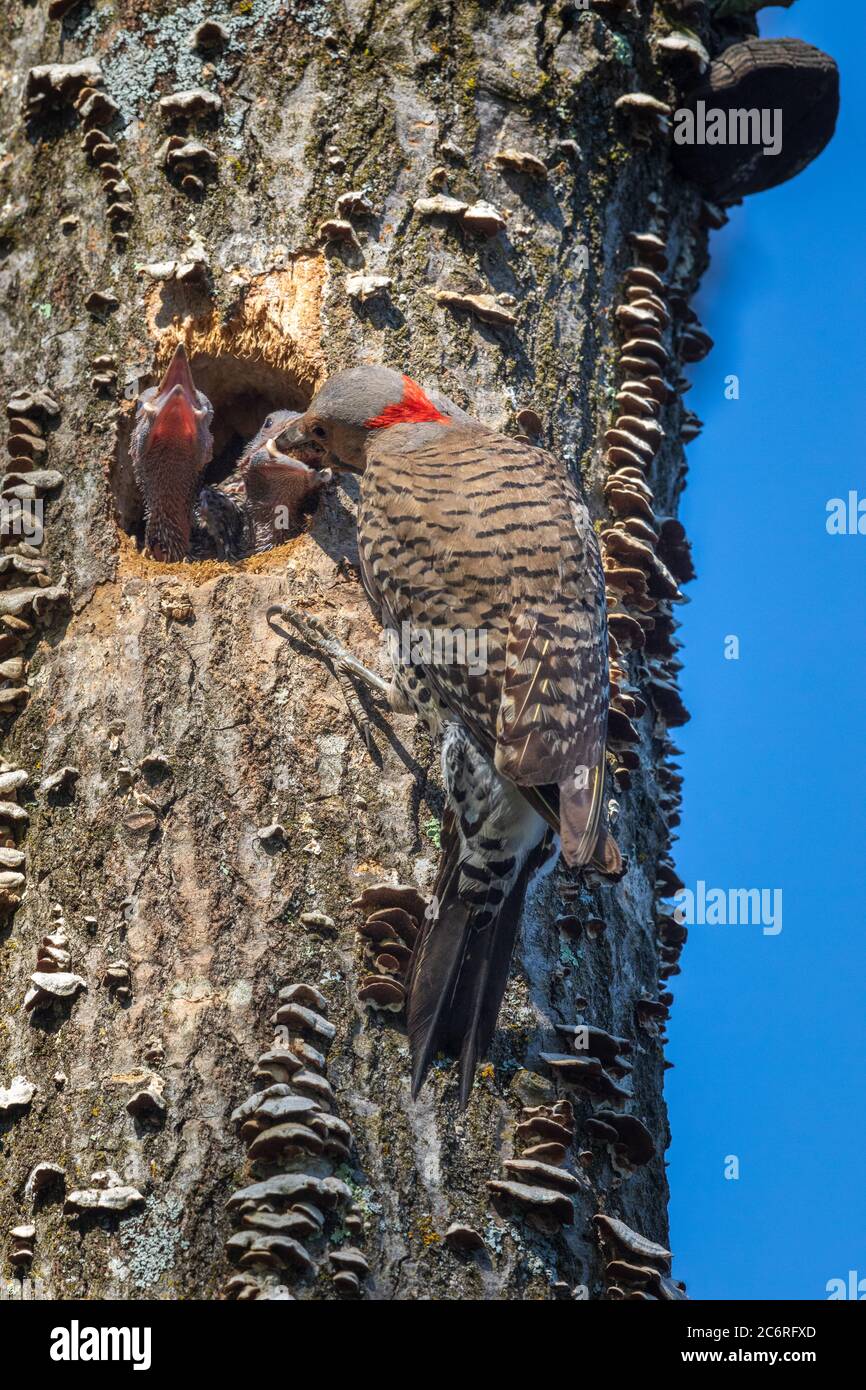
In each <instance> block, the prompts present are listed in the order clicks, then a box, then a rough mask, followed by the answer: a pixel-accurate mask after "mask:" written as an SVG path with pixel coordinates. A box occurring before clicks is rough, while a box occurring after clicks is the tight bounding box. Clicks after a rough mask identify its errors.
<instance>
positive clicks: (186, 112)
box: [159, 87, 223, 121]
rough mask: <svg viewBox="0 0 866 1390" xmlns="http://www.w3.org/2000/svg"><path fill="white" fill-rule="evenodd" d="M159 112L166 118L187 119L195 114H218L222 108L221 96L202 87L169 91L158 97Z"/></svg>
mask: <svg viewBox="0 0 866 1390" xmlns="http://www.w3.org/2000/svg"><path fill="white" fill-rule="evenodd" d="M159 109H160V113H161V114H162V115H163V116H165V117H166V118H167V119H168V120H172V121H174V120H188V119H190V118H191V117H195V116H218V115H219V113H220V112H221V111H222V109H223V104H222V98H221V97H220V96H218V95H217V93H216V92H209V91H207V90H206V88H204V87H191V88H190V89H189V90H188V91H184V92H170V93H169V95H168V96H164V97H160V100H159Z"/></svg>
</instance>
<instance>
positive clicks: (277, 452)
mask: <svg viewBox="0 0 866 1390" xmlns="http://www.w3.org/2000/svg"><path fill="white" fill-rule="evenodd" d="M283 434H285V430H284V431H283ZM283 434H280V435H278V436H277V438H278V439H280V440H282V438H283ZM265 454H266V455H267V458H266V459H262V462H263V463H274V464H279V465H280V467H282V468H293V469H294V470H295V471H296V472H298V473H314V472H317V469H316V468H315V467H310V465H309V464H307V463H305V462H304V460H303V459H301V458H294V457H293V456H292V455H291V454H284V453H283V452H282V450H281V449H280V448H279V447H278V445H277V441H276V439H269V440H268V442H267V443H266V444H265ZM254 461H255V460H254Z"/></svg>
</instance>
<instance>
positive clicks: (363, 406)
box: [278, 367, 451, 473]
mask: <svg viewBox="0 0 866 1390" xmlns="http://www.w3.org/2000/svg"><path fill="white" fill-rule="evenodd" d="M440 404H442V401H441V400H440ZM448 404H450V403H448V402H446V403H445V405H446V406H447V405H448ZM450 423H451V416H450V415H449V414H447V413H445V412H444V411H443V410H442V409H440V408H439V406H437V405H436V404H435V403H434V402H433V401H432V400H431V399H430V397H429V396H428V395H427V394H426V393H425V392H424V391H423V390H422V389H421V387H420V386H419V385H418V384H417V382H414V381H412V380H411V378H410V377H408V376H404V375H403V374H402V373H400V372H395V371H392V370H391V368H390V367H349V368H347V369H346V371H344V372H337V373H336V374H335V375H334V376H332V377H329V378H328V380H327V381H326V382H325V384H324V386H323V387H322V388H321V390H320V391H319V392H318V394H317V395H316V396H315V398H314V399H313V401H312V403H311V404H310V406H309V407H308V408H307V410H306V411H305V413H304V414H303V415H301V416H300V417H299V418H298V419H297V420H295V421H294V423H293V424H292V425H290V426H289V428H288V429H287V430H285V431H284V432H283V433H282V434H281V435H280V437H279V440H278V443H279V446H280V448H281V449H285V450H287V451H288V452H289V453H295V451H296V449H298V448H300V447H304V446H307V447H309V446H312V447H315V448H319V449H320V450H321V451H322V453H323V454H327V455H330V456H331V459H332V461H333V462H335V463H336V464H337V465H338V466H342V467H343V468H345V469H348V470H349V471H350V472H353V473H362V472H363V471H364V466H365V447H366V444H367V441H368V440H369V439H370V437H371V436H372V435H373V434H374V433H375V432H376V431H378V430H382V429H389V428H391V427H393V426H394V425H424V424H438V425H448V424H450Z"/></svg>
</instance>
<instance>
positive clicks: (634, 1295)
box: [593, 1212, 688, 1303]
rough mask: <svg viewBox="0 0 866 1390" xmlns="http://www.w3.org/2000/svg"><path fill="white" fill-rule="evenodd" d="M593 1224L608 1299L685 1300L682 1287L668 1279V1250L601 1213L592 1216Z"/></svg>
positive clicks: (625, 1300) (619, 1300) (670, 1255)
mask: <svg viewBox="0 0 866 1390" xmlns="http://www.w3.org/2000/svg"><path fill="white" fill-rule="evenodd" d="M593 1222H594V1223H595V1228H596V1233H597V1235H598V1238H599V1241H600V1244H601V1246H602V1249H603V1251H604V1255H605V1259H606V1260H607V1263H606V1265H605V1284H606V1286H607V1292H606V1297H607V1298H608V1299H610V1300H611V1301H612V1302H628V1303H631V1302H679V1301H680V1300H681V1299H686V1298H687V1297H688V1295H687V1294H686V1289H685V1285H684V1284H681V1283H678V1282H676V1281H675V1280H674V1279H672V1278H671V1260H672V1259H673V1255H672V1254H671V1252H670V1250H666V1249H665V1247H664V1246H663V1245H658V1244H656V1242H655V1241H654V1240H648V1239H647V1237H646V1236H642V1235H640V1234H639V1233H638V1232H637V1231H633V1230H632V1229H631V1227H630V1226H627V1225H626V1224H625V1222H624V1221H618V1220H617V1219H616V1217H613V1216H607V1215H606V1214H605V1213H603V1212H599V1213H598V1215H597V1216H594V1217H593Z"/></svg>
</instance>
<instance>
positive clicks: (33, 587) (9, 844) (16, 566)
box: [0, 388, 68, 916]
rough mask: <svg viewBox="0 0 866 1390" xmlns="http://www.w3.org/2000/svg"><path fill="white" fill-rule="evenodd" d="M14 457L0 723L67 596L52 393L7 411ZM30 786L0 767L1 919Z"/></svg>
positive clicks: (7, 489)
mask: <svg viewBox="0 0 866 1390" xmlns="http://www.w3.org/2000/svg"><path fill="white" fill-rule="evenodd" d="M6 415H7V418H8V422H9V434H8V438H7V441H6V447H7V450H8V452H9V454H10V461H9V464H8V466H7V471H6V472H5V473H4V475H3V477H2V479H0V716H9V717H11V718H15V717H16V716H17V715H18V714H19V713H20V712H21V709H22V708H23V706H24V705H25V704H26V703H27V700H28V699H29V697H30V690H29V687H28V685H27V672H28V662H27V658H26V656H25V654H24V653H25V650H26V647H27V644H28V643H29V642H30V640H31V639H32V638H33V637H34V636H35V635H36V633H37V631H38V628H39V627H40V626H42V625H44V624H45V623H46V622H47V621H48V620H49V618H50V614H51V612H52V610H53V609H54V608H55V607H56V606H58V605H60V604H63V603H65V601H66V600H67V598H68V592H67V589H66V587H65V585H63V584H56V583H54V582H53V580H52V578H51V576H50V574H49V572H48V561H47V560H46V559H45V557H44V556H43V555H42V545H43V541H44V529H43V524H42V508H43V499H44V497H45V495H46V493H50V492H56V491H57V489H58V488H59V487H60V486H61V485H62V483H63V474H62V473H60V472H58V470H57V469H53V468H49V467H48V466H47V462H48V442H47V439H46V431H47V427H48V424H49V423H50V422H53V421H55V420H57V418H58V417H59V415H60V407H59V406H58V404H57V402H56V401H55V400H54V399H53V397H52V396H50V395H49V394H48V392H47V391H41V390H29V389H24V388H21V389H18V390H16V391H15V393H14V394H13V395H12V397H11V398H10V399H9V401H8V402H7V405H6ZM28 780H29V777H28V774H27V772H26V771H25V770H24V769H23V768H18V767H13V766H12V765H10V764H9V763H6V762H3V761H2V760H0V916H6V915H8V914H9V913H12V912H14V911H15V909H16V908H17V907H18V906H19V904H20V902H21V897H22V894H23V891H24V886H25V877H24V862H25V854H24V850H23V848H22V844H21V842H22V841H23V839H24V836H25V835H26V833H27V825H28V821H29V816H28V813H27V811H26V809H25V808H24V807H23V806H20V805H19V804H18V793H19V791H20V790H21V789H22V788H23V787H24V786H26V784H27V782H28Z"/></svg>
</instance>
